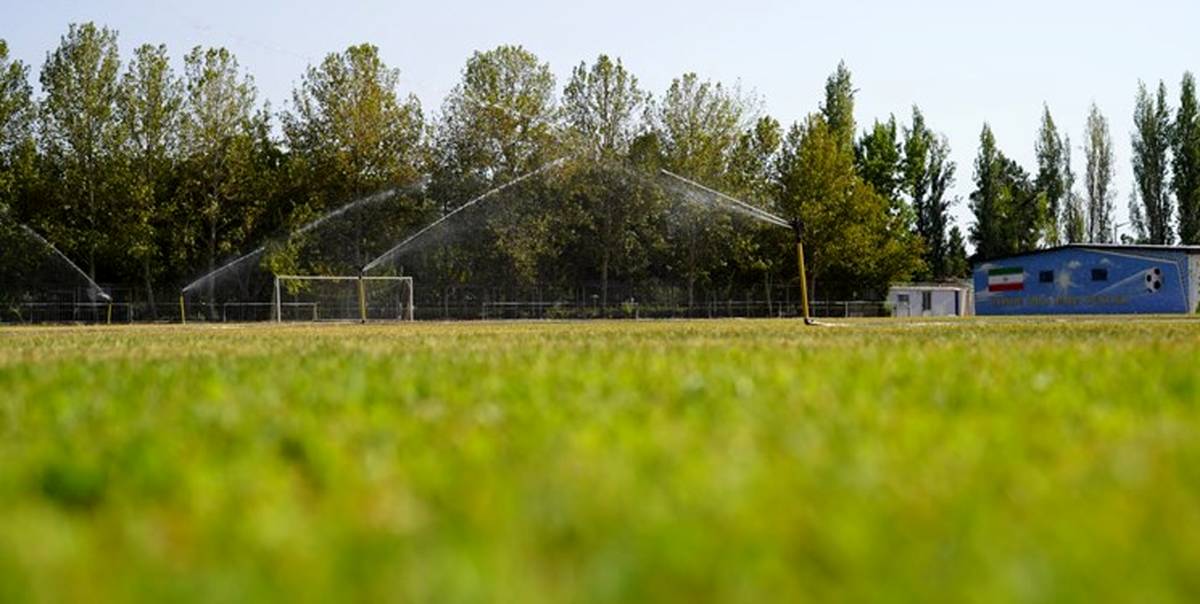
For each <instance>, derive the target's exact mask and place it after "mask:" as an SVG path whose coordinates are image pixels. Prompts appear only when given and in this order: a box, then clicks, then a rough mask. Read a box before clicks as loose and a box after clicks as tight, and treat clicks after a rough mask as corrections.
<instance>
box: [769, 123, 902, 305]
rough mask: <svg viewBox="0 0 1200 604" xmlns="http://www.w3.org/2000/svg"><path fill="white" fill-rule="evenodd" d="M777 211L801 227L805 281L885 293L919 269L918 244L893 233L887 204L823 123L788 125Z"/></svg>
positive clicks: (780, 165) (781, 164)
mask: <svg viewBox="0 0 1200 604" xmlns="http://www.w3.org/2000/svg"><path fill="white" fill-rule="evenodd" d="M778 172H779V179H780V180H779V185H778V186H779V192H778V195H779V208H780V209H781V210H782V211H783V212H784V216H785V217H786V218H788V219H789V220H792V221H794V222H796V223H798V224H799V225H800V236H801V237H802V239H803V241H804V246H805V255H806V256H807V257H808V262H807V264H808V268H809V271H808V272H809V276H810V280H812V281H813V282H814V283H815V281H816V279H817V278H818V277H825V278H828V279H830V280H831V281H832V282H834V283H841V284H842V285H843V286H845V285H846V284H847V283H859V284H861V285H862V286H865V287H866V288H871V289H875V291H879V290H878V289H876V288H884V289H886V285H887V284H888V283H889V282H891V281H893V280H897V279H904V278H907V277H908V276H910V275H911V274H912V273H913V272H914V271H916V270H918V269H919V268H920V265H919V263H920V242H919V240H918V239H917V238H916V237H915V236H913V235H912V233H911V232H909V231H908V230H907V229H903V228H895V224H894V222H893V218H894V217H893V216H892V215H891V214H890V213H889V211H888V210H889V205H888V200H887V199H885V198H884V197H883V196H881V195H880V194H879V193H877V192H876V191H875V189H874V188H873V187H871V185H869V184H867V183H866V182H864V181H863V180H862V178H860V177H859V176H858V174H857V172H856V171H855V167H854V155H853V152H852V149H851V148H850V147H848V146H845V145H842V144H841V141H840V140H839V138H838V136H837V135H836V134H835V133H834V132H833V131H832V130H831V129H830V128H829V125H828V124H827V123H826V121H825V119H824V118H823V117H821V116H820V115H811V116H809V117H808V119H807V120H806V121H805V122H804V124H802V125H801V124H796V125H793V126H792V128H791V130H789V131H788V135H787V137H786V139H785V140H784V144H783V151H782V153H781V154H780V158H779V164H778Z"/></svg>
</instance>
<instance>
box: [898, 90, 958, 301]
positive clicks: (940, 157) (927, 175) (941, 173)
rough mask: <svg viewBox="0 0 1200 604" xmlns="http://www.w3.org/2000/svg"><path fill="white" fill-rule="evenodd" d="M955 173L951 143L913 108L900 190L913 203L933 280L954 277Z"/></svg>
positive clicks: (927, 265) (926, 261)
mask: <svg viewBox="0 0 1200 604" xmlns="http://www.w3.org/2000/svg"><path fill="white" fill-rule="evenodd" d="M955 169H956V167H955V165H954V162H953V161H951V160H950V143H949V142H948V141H947V140H946V137H944V136H940V135H938V134H935V133H934V132H933V131H932V130H930V129H929V127H928V126H926V125H925V116H924V115H923V114H922V113H921V110H920V109H919V108H918V107H916V106H913V114H912V125H911V126H910V127H909V128H908V129H906V130H905V133H904V161H903V181H902V187H901V188H902V190H903V191H904V193H905V194H907V195H908V198H909V200H910V201H911V204H912V209H913V212H914V214H915V223H914V227H915V229H916V232H917V234H918V235H920V236H921V239H922V240H923V241H924V244H925V256H924V259H925V264H926V268H927V270H928V273H927V275H928V276H929V277H932V278H934V279H944V278H946V277H949V276H951V274H950V271H949V268H948V265H947V254H948V253H949V251H950V246H949V243H950V242H949V241H948V240H947V232H946V228H947V226H948V225H949V223H950V216H949V212H950V204H951V200H950V199H947V195H948V193H949V190H950V187H951V186H953V184H954V172H955Z"/></svg>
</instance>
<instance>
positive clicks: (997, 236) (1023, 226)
mask: <svg viewBox="0 0 1200 604" xmlns="http://www.w3.org/2000/svg"><path fill="white" fill-rule="evenodd" d="M971 210H972V212H974V214H975V225H974V226H973V227H972V228H971V240H972V242H973V243H974V244H975V253H976V254H977V255H978V256H980V257H981V258H995V257H999V256H1005V255H1009V254H1016V253H1019V252H1024V251H1028V250H1032V249H1035V248H1036V247H1037V246H1038V244H1039V242H1040V240H1041V237H1042V232H1043V231H1042V229H1043V226H1044V225H1045V222H1046V214H1047V209H1046V196H1045V194H1044V193H1040V192H1039V191H1037V189H1036V188H1035V186H1034V184H1033V182H1032V181H1031V180H1030V178H1029V174H1028V173H1027V172H1025V170H1024V169H1023V168H1021V166H1020V165H1018V164H1017V162H1015V161H1013V160H1012V159H1010V158H1008V157H1006V156H1005V155H1004V153H1003V152H1002V151H1000V149H999V148H998V147H997V146H996V138H995V136H994V135H993V134H992V129H991V127H989V126H988V125H987V124H984V126H983V131H982V132H981V133H980V136H979V154H978V155H977V156H976V158H975V191H974V192H972V193H971Z"/></svg>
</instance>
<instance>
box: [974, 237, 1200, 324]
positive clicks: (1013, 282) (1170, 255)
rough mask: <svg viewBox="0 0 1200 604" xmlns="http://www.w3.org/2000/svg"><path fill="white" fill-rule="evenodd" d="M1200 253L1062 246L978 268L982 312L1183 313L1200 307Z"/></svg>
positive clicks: (978, 308)
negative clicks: (1198, 277) (1199, 288)
mask: <svg viewBox="0 0 1200 604" xmlns="http://www.w3.org/2000/svg"><path fill="white" fill-rule="evenodd" d="M1196 260H1197V257H1196V256H1194V255H1193V256H1191V257H1189V255H1188V254H1185V253H1183V252H1177V251H1170V250H1161V251H1160V250H1144V251H1143V250H1121V249H1114V250H1100V249H1087V248H1062V249H1057V250H1048V251H1045V252H1040V253H1031V254H1026V255H1023V256H1015V257H1012V258H1007V259H1000V260H996V261H994V262H987V263H983V264H980V265H978V266H976V268H975V275H974V278H975V292H976V296H975V307H976V311H977V312H978V314H1076V313H1083V314H1089V313H1181V312H1190V311H1192V310H1194V309H1193V308H1191V307H1190V305H1189V300H1195V299H1196V293H1195V289H1196V287H1195V284H1194V283H1192V282H1193V281H1194V280H1195V279H1191V278H1189V275H1195V274H1196V273H1195V271H1196V268H1197V267H1196Z"/></svg>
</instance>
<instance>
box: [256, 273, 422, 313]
mask: <svg viewBox="0 0 1200 604" xmlns="http://www.w3.org/2000/svg"><path fill="white" fill-rule="evenodd" d="M272 305H273V307H274V308H273V312H272V315H273V316H272V318H273V319H274V320H275V321H279V322H283V321H361V322H364V323H365V322H367V321H412V320H413V280H412V277H379V276H366V275H363V276H332V275H277V276H276V277H275V295H274V298H273V300H272Z"/></svg>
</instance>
